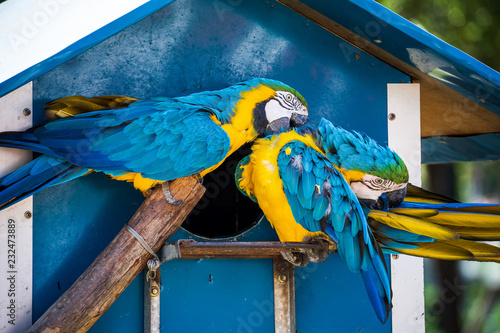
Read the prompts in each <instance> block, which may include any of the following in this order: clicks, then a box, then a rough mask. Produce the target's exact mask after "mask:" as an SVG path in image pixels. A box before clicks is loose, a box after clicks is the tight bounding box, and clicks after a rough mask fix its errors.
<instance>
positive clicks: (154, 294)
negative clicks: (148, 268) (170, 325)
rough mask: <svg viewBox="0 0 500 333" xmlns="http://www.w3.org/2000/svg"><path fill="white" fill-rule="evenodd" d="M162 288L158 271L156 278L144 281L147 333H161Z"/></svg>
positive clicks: (145, 329)
mask: <svg viewBox="0 0 500 333" xmlns="http://www.w3.org/2000/svg"><path fill="white" fill-rule="evenodd" d="M146 274H147V273H146ZM160 288H161V277H160V269H158V270H156V274H155V276H154V278H150V279H147V278H145V279H144V332H145V333H160Z"/></svg>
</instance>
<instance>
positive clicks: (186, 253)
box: [159, 239, 337, 263]
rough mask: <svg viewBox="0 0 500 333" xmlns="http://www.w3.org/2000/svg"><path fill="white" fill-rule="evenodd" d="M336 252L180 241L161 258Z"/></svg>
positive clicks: (319, 245)
mask: <svg viewBox="0 0 500 333" xmlns="http://www.w3.org/2000/svg"><path fill="white" fill-rule="evenodd" d="M330 246H331V245H330ZM336 250H337V249H336V247H335V248H334V249H330V250H328V245H327V244H326V243H324V242H312V243H281V242H196V241H194V240H192V239H180V240H178V241H176V242H173V243H168V244H166V245H165V246H163V247H162V248H161V250H160V255H159V257H160V261H161V262H162V263H164V262H167V261H170V260H174V259H227V258H233V259H234V258H247V259H248V258H274V257H280V256H281V252H290V253H306V252H307V251H318V252H319V251H326V252H328V251H329V252H330V253H332V252H336Z"/></svg>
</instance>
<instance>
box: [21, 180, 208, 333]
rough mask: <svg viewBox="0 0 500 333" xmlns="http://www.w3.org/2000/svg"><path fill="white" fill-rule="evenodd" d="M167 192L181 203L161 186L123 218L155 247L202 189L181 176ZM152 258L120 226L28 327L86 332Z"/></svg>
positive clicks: (35, 329)
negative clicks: (172, 201)
mask: <svg viewBox="0 0 500 333" xmlns="http://www.w3.org/2000/svg"><path fill="white" fill-rule="evenodd" d="M170 191H171V193H172V195H173V197H174V198H175V199H176V200H182V203H181V204H180V205H178V206H174V205H171V204H168V203H167V202H166V200H165V197H164V194H163V191H162V189H161V188H156V189H155V190H154V191H153V193H152V194H151V196H149V197H148V198H147V199H146V200H145V201H144V203H143V204H142V205H141V207H140V208H139V209H138V210H137V212H136V213H135V215H134V216H133V217H132V219H131V220H130V221H129V222H128V225H129V226H130V227H132V228H133V229H134V230H135V231H137V232H138V233H139V235H141V236H142V238H143V239H144V240H145V242H146V243H147V244H149V246H150V247H151V248H152V249H153V251H155V252H157V251H158V250H160V247H161V246H162V245H163V244H164V243H165V241H166V240H167V239H168V238H169V237H170V236H171V235H172V234H174V232H175V231H176V230H177V229H178V228H179V226H180V225H181V224H182V222H183V221H184V219H185V218H186V216H187V215H188V214H189V212H190V211H191V210H192V209H193V208H194V206H195V205H196V203H197V202H198V201H199V200H200V199H201V197H202V196H203V193H204V192H205V188H204V187H203V186H202V185H201V184H199V183H198V182H197V181H196V179H195V178H194V177H184V178H180V179H176V180H174V181H173V182H171V183H170ZM151 257H152V256H151V254H149V252H147V251H146V250H145V249H144V247H143V246H142V245H141V244H140V243H139V241H138V240H137V239H136V238H135V237H134V236H133V235H132V234H131V233H130V231H128V230H127V228H126V227H124V228H123V229H122V230H121V231H120V232H119V234H118V235H117V236H116V237H115V239H114V240H113V241H112V242H111V243H110V244H109V245H108V247H106V249H104V251H103V252H102V253H101V254H100V255H99V256H98V257H97V259H96V260H95V261H94V262H93V263H92V265H90V267H89V268H88V269H87V270H86V271H85V272H84V273H83V274H82V275H81V276H80V277H79V278H78V280H76V282H75V283H74V284H73V285H72V286H71V287H70V289H68V290H67V291H66V292H65V293H64V294H63V295H62V296H61V297H59V299H58V300H57V301H56V302H55V303H54V304H53V305H52V306H51V307H50V308H49V309H48V310H47V311H46V312H45V313H44V314H43V315H42V317H40V319H38V321H37V322H36V323H35V324H34V325H33V326H32V327H31V329H30V330H29V331H28V332H44V333H47V332H86V331H87V330H88V329H90V327H92V325H93V324H94V323H95V322H96V321H97V320H98V319H99V318H100V317H101V315H102V314H103V313H104V312H106V310H107V309H108V308H109V307H110V306H111V304H113V302H114V301H115V300H116V299H117V298H118V296H119V295H120V294H121V293H122V292H123V291H124V290H125V288H126V287H127V286H128V285H129V284H130V283H131V282H132V280H133V279H134V278H135V277H136V276H137V274H139V273H140V272H141V270H142V269H143V268H144V267H145V265H146V263H147V261H148V260H149V259H150V258H151Z"/></svg>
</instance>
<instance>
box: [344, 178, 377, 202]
mask: <svg viewBox="0 0 500 333" xmlns="http://www.w3.org/2000/svg"><path fill="white" fill-rule="evenodd" d="M351 189H352V191H353V192H354V194H355V195H356V197H358V199H369V200H377V199H378V198H379V197H380V196H381V195H382V193H384V191H374V190H372V189H371V188H369V187H368V186H366V185H365V184H363V183H362V182H352V183H351Z"/></svg>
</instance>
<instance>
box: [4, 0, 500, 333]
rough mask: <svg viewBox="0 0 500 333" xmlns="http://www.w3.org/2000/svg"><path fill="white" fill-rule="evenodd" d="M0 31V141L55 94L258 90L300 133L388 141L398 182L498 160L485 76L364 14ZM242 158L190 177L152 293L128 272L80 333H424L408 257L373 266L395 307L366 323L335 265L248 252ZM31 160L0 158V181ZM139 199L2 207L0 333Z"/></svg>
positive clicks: (112, 190) (159, 12) (347, 276)
mask: <svg viewBox="0 0 500 333" xmlns="http://www.w3.org/2000/svg"><path fill="white" fill-rule="evenodd" d="M0 31H1V32H0V35H1V36H2V38H0V131H1V132H4V131H14V130H22V129H27V128H30V127H32V126H37V125H40V124H43V123H44V122H45V119H44V112H43V106H44V105H45V104H46V103H47V102H49V101H52V100H54V99H57V98H60V97H64V96H70V95H84V96H99V95H125V96H133V97H136V98H146V97H153V96H171V97H174V96H184V95H188V94H192V93H195V92H201V91H207V90H218V89H222V88H225V87H227V86H229V85H232V84H235V83H237V82H240V81H243V80H247V79H250V78H253V77H263V78H271V79H276V80H280V81H282V82H285V83H286V84H288V85H290V86H292V87H293V88H295V89H297V91H299V92H300V93H301V94H302V95H303V96H304V98H305V99H306V100H307V102H308V106H309V116H310V117H309V118H310V120H309V123H310V124H311V125H317V124H318V123H319V121H320V120H321V118H327V119H329V120H331V121H332V122H334V123H336V124H338V125H341V126H343V127H344V128H347V129H350V130H357V131H361V132H364V133H366V134H367V135H369V136H371V137H373V138H375V139H376V140H377V141H378V142H379V143H381V144H388V145H389V146H390V147H391V148H393V149H394V150H395V151H397V152H398V153H399V154H400V156H402V158H403V159H404V160H405V162H406V164H407V165H408V168H409V171H410V182H412V183H413V184H416V185H418V184H419V183H420V165H421V163H435V162H451V161H464V160H467V161H469V160H480V159H498V157H499V156H500V134H499V133H500V117H499V115H500V75H499V74H498V73H497V72H496V71H494V70H492V69H490V68H488V67H487V66H485V65H483V64H482V63H480V62H478V61H476V60H475V59H473V58H471V57H469V56H467V55H466V54H464V53H463V52H461V51H459V50H457V49H456V48H454V47H452V46H450V45H448V44H446V43H444V42H442V41H441V40H439V39H437V38H435V37H434V36H432V35H430V34H429V33H427V32H425V31H423V30H422V29H420V28H418V27H416V26H415V25H413V24H412V23H410V22H408V21H406V20H405V19H403V18H401V17H400V16H398V15H396V14H394V13H393V12H391V11H389V10H388V9H386V8H385V7H383V6H381V5H379V4H378V3H376V2H374V1H371V0H336V1H320V0H301V1H297V0H281V1H273V0H268V1H250V0H214V1H202V0H177V1H169V0H151V1H141V0H127V1H122V2H120V3H117V2H113V1H109V0H100V1H86V2H71V1H66V0H39V1H34V0H17V1H5V2H0ZM248 152H249V147H247V146H245V147H243V149H242V151H240V152H238V153H237V154H236V155H235V156H234V157H233V158H231V159H228V160H227V161H226V162H225V163H224V164H223V165H221V166H220V167H219V168H218V170H217V171H216V172H213V173H212V174H210V175H208V176H207V177H205V180H204V186H205V188H206V192H205V195H204V197H203V198H202V199H201V200H200V202H199V203H198V205H197V206H196V207H195V209H194V210H193V211H192V212H191V214H190V215H189V216H188V218H187V219H186V220H185V222H184V223H183V225H182V227H181V228H180V229H179V230H178V231H177V232H176V233H175V234H174V235H173V236H172V237H170V238H169V239H168V241H167V243H168V245H166V246H165V247H164V248H163V249H162V250H161V251H160V259H162V261H164V262H163V263H162V265H161V271H160V272H159V275H160V276H161V283H159V284H158V285H156V286H155V287H156V288H158V289H155V292H154V293H153V292H152V289H151V285H150V281H147V279H146V274H145V273H144V274H139V275H138V276H137V277H136V278H135V279H134V280H133V282H132V283H131V284H130V285H129V286H128V287H127V288H126V289H125V291H124V292H123V293H122V294H121V295H120V296H119V297H118V298H117V299H116V301H114V302H113V304H112V305H111V306H110V308H109V310H107V311H106V312H105V313H103V314H100V315H102V316H100V318H99V319H98V320H97V322H96V323H95V324H94V325H93V326H92V327H90V329H89V331H90V332H141V331H146V332H238V333H239V332H245V333H251V332H300V333H306V332H398V333H401V332H423V331H424V317H425V314H424V304H423V261H422V259H419V258H413V257H404V256H399V257H397V256H392V257H390V256H386V261H387V262H388V264H389V270H390V276H391V284H392V290H393V295H394V296H393V303H394V308H393V310H392V314H391V317H390V318H389V320H388V321H387V322H386V323H385V324H382V323H380V321H379V320H378V319H377V316H376V315H375V313H374V311H373V309H372V308H371V305H370V302H369V300H368V296H367V295H366V292H365V289H364V286H363V282H362V279H361V277H360V276H359V275H358V274H354V273H351V272H350V271H349V269H348V268H347V267H346V265H345V263H344V262H343V260H342V259H341V258H340V256H339V255H338V254H335V253H332V254H330V255H329V257H328V259H327V260H326V261H325V262H323V263H317V264H314V263H310V264H308V265H307V266H305V267H296V268H291V269H290V268H286V269H283V267H281V266H280V262H279V261H278V260H277V259H276V257H275V259H272V256H270V255H269V256H266V255H264V254H262V253H260V252H259V253H258V254H256V253H257V252H252V251H253V250H252V251H250V252H248V251H247V250H248V249H252V246H253V245H252V244H254V243H255V242H273V243H274V244H276V243H277V241H278V238H277V236H276V233H275V231H274V230H273V229H272V228H271V226H270V225H269V223H268V222H267V221H266V219H265V217H263V216H262V213H261V211H260V210H259V208H258V206H257V205H256V204H255V203H253V202H252V201H251V200H249V199H248V198H246V197H244V196H242V195H241V194H240V193H239V192H238V191H237V189H236V187H235V185H234V179H233V177H234V169H235V167H236V164H237V163H238V161H239V160H240V159H241V158H242V157H243V156H244V155H246V154H248ZM31 158H32V155H31V153H26V152H24V151H18V150H12V149H8V148H0V161H1V162H0V176H3V175H5V174H7V173H8V172H11V171H12V170H14V169H16V168H17V167H18V166H20V165H22V164H23V163H26V162H27V161H29V160H30V159H31ZM143 201H144V196H143V195H142V194H141V193H140V192H139V191H137V190H135V189H133V187H132V186H130V185H129V184H127V183H125V182H118V181H115V180H111V179H108V178H107V177H106V176H105V175H103V174H99V173H94V174H90V175H87V176H85V177H80V178H78V179H75V180H73V181H71V182H67V183H64V184H62V185H58V186H54V187H49V188H47V189H44V190H43V191H41V192H39V193H37V194H35V195H33V196H32V197H30V198H28V199H26V200H24V201H22V202H20V203H18V204H16V205H14V206H12V207H9V208H8V209H5V210H2V211H1V212H0V272H1V278H0V295H2V296H1V297H0V309H2V310H1V311H0V331H2V332H25V331H27V330H28V329H29V327H31V325H32V324H33V323H35V322H36V321H37V320H38V319H39V318H40V317H42V315H43V314H44V313H45V312H46V311H47V309H49V307H50V306H51V305H52V304H53V303H54V302H57V301H58V299H59V298H60V297H61V296H62V295H63V294H64V293H65V291H66V290H68V289H69V288H70V287H71V286H72V284H73V283H74V282H75V281H76V280H77V279H78V278H79V276H80V275H81V274H82V273H83V272H84V271H85V270H86V269H87V267H89V265H91V264H92V262H93V261H94V260H95V259H96V257H97V256H98V255H99V254H100V253H101V252H102V251H103V250H104V249H105V248H106V246H108V244H109V243H110V242H111V241H112V240H113V238H114V237H115V236H116V235H117V234H118V232H119V231H120V230H121V229H122V228H123V226H124V225H125V224H126V223H127V221H128V220H129V219H130V218H131V217H132V215H133V214H134V212H135V211H136V210H137V209H138V208H139V206H140V205H141V203H142V202H143ZM193 242H195V243H193ZM193 244H198V245H199V246H200V248H199V249H201V250H199V251H201V254H200V252H197V253H198V254H196V253H194V252H192V253H191V252H189V246H190V245H193ZM200 244H201V245H200ZM203 244H205V245H206V244H209V245H210V246H212V248H210V247H205V248H204V249H205V250H206V251H207V252H205V253H203V251H204V250H203V248H202V245H203ZM217 244H223V245H220V246H219V247H217ZM235 244H237V245H235ZM238 244H239V245H238ZM206 246H208V245H206ZM224 246H227V247H226V248H224ZM231 246H233V247H231ZM195 247H196V246H195ZM214 248H215V249H216V250H215V251H214V250H213V249H214ZM227 249H230V250H227ZM210 251H214V252H210ZM224 251H226V252H224ZM227 251H229V252H227ZM230 251H233V252H230ZM245 251H246V252H245ZM195 252H196V251H195ZM278 252H279V251H278ZM278 252H276V251H275V252H274V253H275V254H276V253H278ZM235 253H236V254H235ZM248 253H250V254H248ZM110 274H113V270H111V271H110ZM153 294H154V295H153ZM85 329H87V328H85ZM83 331H85V330H83Z"/></svg>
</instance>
